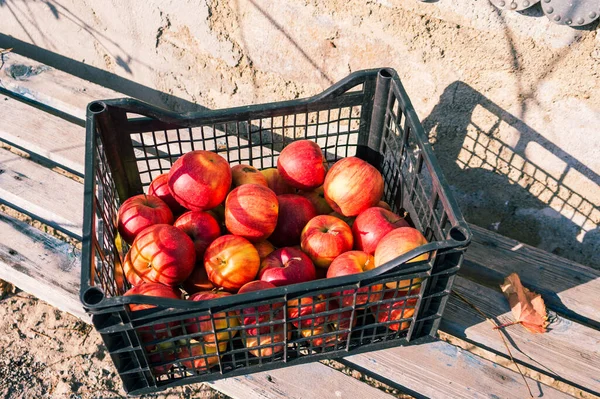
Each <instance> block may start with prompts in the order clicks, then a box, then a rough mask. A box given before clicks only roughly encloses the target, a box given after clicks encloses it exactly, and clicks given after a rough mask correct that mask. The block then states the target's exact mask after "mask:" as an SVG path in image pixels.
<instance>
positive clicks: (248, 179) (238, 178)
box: [231, 164, 269, 188]
mask: <svg viewBox="0 0 600 399" xmlns="http://www.w3.org/2000/svg"><path fill="white" fill-rule="evenodd" d="M242 184H260V185H261V186H265V187H269V185H268V184H267V179H266V178H265V176H264V175H263V174H262V173H260V171H259V170H258V169H256V168H255V167H254V166H251V165H245V164H241V165H235V166H232V167H231V188H235V187H238V186H241V185H242Z"/></svg>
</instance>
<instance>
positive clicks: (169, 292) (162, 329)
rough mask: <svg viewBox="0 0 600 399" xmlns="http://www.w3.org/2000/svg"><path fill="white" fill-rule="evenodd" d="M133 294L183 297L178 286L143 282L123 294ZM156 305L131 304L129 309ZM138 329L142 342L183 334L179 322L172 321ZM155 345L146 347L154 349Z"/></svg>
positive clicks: (143, 308) (134, 310)
mask: <svg viewBox="0 0 600 399" xmlns="http://www.w3.org/2000/svg"><path fill="white" fill-rule="evenodd" d="M131 295H144V296H154V297H160V298H170V299H181V291H180V290H179V288H177V287H169V286H166V285H162V284H158V283H142V284H140V285H136V286H135V287H133V288H130V289H129V290H128V291H127V292H125V293H124V294H123V296H131ZM154 307H155V306H154V305H150V304H147V303H139V304H134V303H132V304H130V305H129V310H131V311H132V312H137V311H139V310H146V309H152V308H154ZM137 331H138V333H139V335H140V339H141V340H142V342H144V343H147V342H150V341H154V340H158V339H164V338H169V337H176V336H179V335H180V334H181V328H179V322H178V321H176V322H172V323H157V324H154V325H152V326H146V327H138V328H137ZM154 347H155V345H149V346H147V347H146V350H147V351H151V350H153V349H154Z"/></svg>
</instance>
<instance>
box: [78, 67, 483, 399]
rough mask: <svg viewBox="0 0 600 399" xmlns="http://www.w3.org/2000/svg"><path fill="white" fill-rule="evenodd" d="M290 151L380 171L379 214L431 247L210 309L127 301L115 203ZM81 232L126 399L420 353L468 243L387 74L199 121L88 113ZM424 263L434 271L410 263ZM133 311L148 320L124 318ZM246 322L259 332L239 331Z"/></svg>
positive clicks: (96, 320) (93, 300) (142, 109)
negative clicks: (193, 157) (223, 163)
mask: <svg viewBox="0 0 600 399" xmlns="http://www.w3.org/2000/svg"><path fill="white" fill-rule="evenodd" d="M297 139H309V140H313V141H316V142H317V143H318V144H319V145H320V146H321V148H322V150H323V152H324V154H325V155H326V158H327V160H328V161H329V162H330V163H333V162H335V161H336V160H338V159H340V158H343V157H347V156H357V157H360V158H362V159H365V160H367V161H368V162H369V163H371V164H372V165H374V166H375V167H377V168H378V169H379V170H380V171H381V173H382V175H383V177H384V180H385V191H384V200H385V201H386V202H388V203H389V204H390V205H391V207H392V210H393V211H394V212H396V213H399V214H403V213H404V212H406V213H407V218H408V219H409V221H410V222H411V224H412V225H413V226H414V227H416V228H417V229H419V230H420V231H421V232H422V233H423V234H424V236H425V237H426V238H427V240H428V242H429V243H428V244H426V245H424V246H422V247H419V248H417V249H415V250H413V251H411V252H410V253H407V254H405V255H403V256H401V257H399V258H396V259H395V260H394V261H392V262H389V263H388V264H386V265H383V266H381V267H378V268H376V269H374V270H371V271H369V272H365V273H362V274H355V275H350V276H344V277H338V278H334V279H320V280H315V281H311V282H307V283H302V284H296V285H290V286H285V287H280V288H276V289H271V290H266V291H258V292H251V293H247V294H242V295H231V296H229V297H224V298H218V299H214V300H209V301H204V302H191V301H185V300H172V299H164V298H156V297H144V296H127V297H124V296H122V294H123V293H124V292H125V291H126V290H127V289H128V288H129V284H128V283H127V281H126V280H125V279H124V278H123V273H122V269H121V259H122V256H123V253H124V251H125V248H121V246H120V245H119V244H118V243H117V242H116V241H115V240H116V238H117V229H116V225H117V223H116V215H117V210H118V207H119V204H120V203H121V202H122V201H124V200H125V199H126V198H128V197H130V196H132V195H136V194H140V193H142V192H144V190H145V189H147V186H148V185H149V184H150V182H151V180H152V179H153V178H154V177H156V176H157V175H159V174H161V173H165V172H167V171H168V170H169V168H170V166H171V164H172V163H173V162H174V161H175V160H176V159H177V158H178V157H180V156H181V155H182V154H184V153H186V152H188V151H190V150H197V149H203V150H209V151H214V152H216V153H218V154H221V155H222V156H223V157H225V158H226V159H227V160H228V161H229V162H230V163H231V164H237V163H249V164H251V165H253V166H255V167H257V168H259V169H263V168H268V167H274V166H276V164H277V156H278V153H279V151H281V149H282V148H283V147H284V146H285V145H287V144H289V143H290V142H292V141H294V140H297ZM84 218H85V220H84V232H83V234H84V236H83V259H82V273H81V301H82V302H83V306H84V308H85V309H86V311H88V312H89V313H90V314H91V315H92V321H93V324H94V327H95V328H96V330H97V331H98V332H99V333H100V335H101V336H102V338H103V340H104V342H105V344H106V346H107V348H108V351H109V352H110V355H111V357H112V359H113V361H114V364H115V367H116V369H117V371H118V373H119V375H120V376H121V378H122V380H123V383H124V387H125V390H126V391H127V392H128V393H130V394H134V395H136V394H142V393H149V392H156V391H159V390H162V389H165V388H168V387H172V386H177V385H183V384H187V383H192V382H200V381H207V380H216V379H219V378H225V377H231V376H235V375H243V374H249V373H253V372H257V371H265V370H269V369H275V368H280V367H286V366H289V365H294V364H299V363H305V362H311V361H317V360H320V359H324V358H336V357H342V356H347V355H351V354H355V353H359V352H364V351H370V350H376V349H382V348H387V347H392V346H399V345H408V344H418V343H420V342H424V341H427V340H428V339H429V338H430V337H432V336H435V334H436V333H437V329H438V326H439V323H440V319H441V317H442V314H443V311H444V308H445V305H446V301H447V299H448V295H449V294H450V290H451V287H452V282H453V280H454V276H455V275H456V273H457V272H458V270H459V268H460V265H461V262H462V258H463V253H464V250H465V248H466V246H467V245H468V244H469V242H470V238H471V232H470V231H469V228H468V226H467V224H466V223H465V221H464V219H463V217H462V215H461V213H460V211H459V209H458V206H457V204H456V202H455V201H454V199H453V198H452V195H451V193H450V191H449V189H448V187H447V184H446V182H445V180H444V178H443V176H442V173H441V170H440V167H439V165H438V163H437V161H436V159H435V157H434V155H433V152H432V150H431V147H430V145H429V144H428V140H427V136H426V135H425V133H424V132H423V128H422V126H421V124H420V122H419V120H418V118H417V116H416V114H415V112H414V110H413V107H412V105H411V103H410V100H409V98H408V96H407V94H406V92H405V91H404V88H403V87H402V84H401V83H400V80H399V79H398V76H397V74H396V72H395V71H394V70H392V69H374V70H365V71H359V72H356V73H353V74H352V75H350V76H348V77H347V78H345V79H344V80H342V81H340V82H339V83H337V84H335V85H333V86H332V87H331V88H329V89H327V90H326V91H324V92H323V93H321V94H319V95H316V96H314V97H311V98H307V99H300V100H293V101H285V102H278V103H270V104H262V105H253V106H247V107H239V108H231V109H223V110H215V111H205V112H199V113H185V114H176V113H172V112H168V111H164V110H161V109H158V108H154V107H151V106H149V105H146V104H143V103H141V102H139V101H136V100H133V99H118V100H107V101H96V102H93V103H91V104H90V105H89V106H88V113H87V143H86V170H85V215H84ZM424 253H428V257H429V260H428V261H420V262H413V263H407V262H408V261H409V260H411V259H413V258H415V257H417V256H419V255H421V254H424ZM385 283H388V284H385ZM359 288H361V291H358V289H359ZM336 295H337V296H336ZM332 298H337V299H332ZM367 298H368V299H369V303H368V304H364V303H362V302H365V300H366V299H367ZM342 299H344V300H342ZM131 304H145V305H154V307H152V308H150V309H146V310H139V311H131V310H130V307H129V305H131ZM244 309H245V313H243V312H244ZM240 314H245V315H247V316H248V315H249V316H253V317H255V320H258V321H259V324H258V325H251V326H250V325H245V326H244V325H243V324H241V323H240V321H239V319H240V317H239V315H240ZM323 325H326V327H323ZM257 329H258V331H257ZM257 332H258V336H255V335H253V333H257ZM217 342H218V343H219V344H216V343H217ZM246 345H248V346H246Z"/></svg>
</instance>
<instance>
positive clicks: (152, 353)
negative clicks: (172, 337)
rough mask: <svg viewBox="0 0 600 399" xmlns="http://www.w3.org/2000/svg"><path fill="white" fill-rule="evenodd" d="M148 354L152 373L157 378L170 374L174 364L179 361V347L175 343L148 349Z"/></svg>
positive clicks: (166, 343)
mask: <svg viewBox="0 0 600 399" xmlns="http://www.w3.org/2000/svg"><path fill="white" fill-rule="evenodd" d="M146 353H147V354H148V360H149V361H150V367H151V368H152V373H153V374H154V376H155V377H156V376H159V375H163V374H166V373H168V372H169V371H170V370H171V369H172V368H173V362H174V361H175V360H176V359H177V355H176V353H177V346H176V344H175V342H173V341H168V342H160V343H158V344H156V345H153V346H149V347H147V348H146ZM165 363H166V364H165Z"/></svg>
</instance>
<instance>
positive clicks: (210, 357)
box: [177, 339, 227, 372]
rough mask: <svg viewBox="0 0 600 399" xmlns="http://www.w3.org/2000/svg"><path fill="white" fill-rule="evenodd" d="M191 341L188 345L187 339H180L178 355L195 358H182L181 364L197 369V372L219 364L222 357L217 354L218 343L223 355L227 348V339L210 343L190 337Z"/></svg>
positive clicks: (189, 368)
mask: <svg viewBox="0 0 600 399" xmlns="http://www.w3.org/2000/svg"><path fill="white" fill-rule="evenodd" d="M189 342H190V344H189V347H188V345H187V344H185V341H180V346H179V352H178V354H177V357H178V358H179V359H187V358H193V359H188V360H182V362H181V365H182V366H184V367H185V368H187V369H188V370H193V369H196V372H203V371H208V370H209V369H210V368H211V367H213V366H216V365H217V364H219V359H220V358H219V355H218V354H217V345H218V347H219V353H220V354H221V356H223V353H224V352H225V351H226V350H227V341H223V342H219V343H218V344H214V343H212V344H209V343H206V342H204V341H198V340H195V339H190V341H189Z"/></svg>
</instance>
